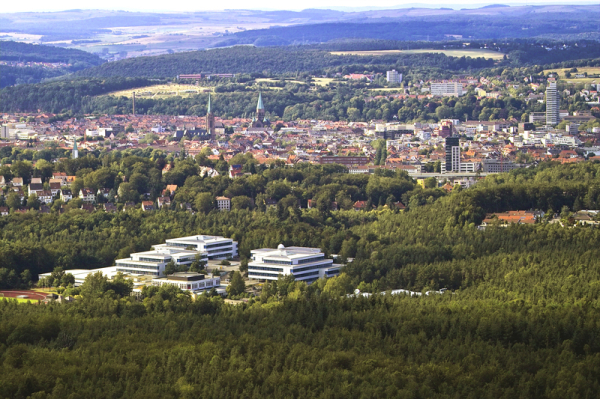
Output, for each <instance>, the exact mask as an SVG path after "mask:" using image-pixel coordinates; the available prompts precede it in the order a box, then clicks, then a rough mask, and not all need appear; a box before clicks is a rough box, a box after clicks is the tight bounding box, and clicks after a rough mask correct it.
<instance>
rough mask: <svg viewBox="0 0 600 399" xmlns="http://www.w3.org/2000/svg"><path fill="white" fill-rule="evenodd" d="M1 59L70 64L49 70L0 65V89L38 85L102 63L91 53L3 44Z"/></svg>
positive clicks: (22, 44)
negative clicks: (49, 79) (46, 80)
mask: <svg viewBox="0 0 600 399" xmlns="http://www.w3.org/2000/svg"><path fill="white" fill-rule="evenodd" d="M0 60H2V61H15V62H50V63H58V62H60V63H65V64H70V66H68V67H64V68H55V69H48V68H43V67H15V66H6V65H0V88H3V87H6V86H13V85H20V84H31V83H38V82H40V81H42V80H45V79H48V78H54V77H57V76H61V75H65V74H67V73H70V72H74V71H79V70H82V69H85V68H89V67H93V66H97V65H100V64H101V63H102V60H101V59H100V58H99V57H98V56H97V55H94V54H91V53H88V52H85V51H81V50H74V49H65V48H61V47H53V46H43V45H35V44H28V43H21V42H13V41H2V42H1V44H0Z"/></svg>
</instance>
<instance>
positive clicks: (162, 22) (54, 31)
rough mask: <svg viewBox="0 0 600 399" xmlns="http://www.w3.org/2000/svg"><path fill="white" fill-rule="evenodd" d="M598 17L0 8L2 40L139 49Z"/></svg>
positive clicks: (547, 28) (574, 29)
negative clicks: (15, 10)
mask: <svg viewBox="0 0 600 399" xmlns="http://www.w3.org/2000/svg"><path fill="white" fill-rule="evenodd" d="M446 7H452V4H450V5H446ZM598 21H600V8H599V7H598V6H597V5H565V4H562V5H561V4H557V5H543V6H537V5H530V6H508V5H505V4H492V5H482V6H481V7H478V8H468V9H461V10H455V9H452V8H430V7H424V6H421V7H410V8H406V7H404V8H393V9H373V8H371V9H369V10H364V11H339V10H332V9H306V10H302V11H284V10H280V11H259V10H226V11H218V12H217V11H206V12H190V13H148V12H124V11H104V10H69V11H63V12H55V13H10V14H9V13H4V14H2V13H0V39H8V40H18V41H27V40H29V41H36V42H38V43H51V44H53V45H59V46H63V47H72V48H79V49H82V50H86V51H91V52H99V51H101V50H102V49H103V47H110V50H111V52H115V53H118V52H123V51H124V52H126V53H127V54H128V56H132V55H133V56H138V55H152V54H160V52H161V51H162V53H165V52H167V51H175V52H178V51H189V50H198V49H206V48H212V47H225V46H232V45H237V44H251V45H256V46H272V45H295V44H307V43H324V42H328V41H331V40H339V39H384V40H424V41H427V40H430V41H433V40H447V39H449V38H451V39H463V38H464V39H495V38H531V37H550V36H552V37H553V38H555V39H556V38H562V37H568V38H570V39H577V38H578V37H580V38H588V39H589V38H595V37H593V36H592V37H591V36H590V35H591V34H594V35H597V34H598V31H599V29H598V27H599V23H598ZM174 27H175V28H177V30H178V33H176V34H175V33H173V28H174ZM124 28H128V29H127V30H125V29H124ZM73 40H74V41H73ZM133 51H136V52H137V53H135V54H134V53H133Z"/></svg>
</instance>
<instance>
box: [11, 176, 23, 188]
mask: <svg viewBox="0 0 600 399" xmlns="http://www.w3.org/2000/svg"><path fill="white" fill-rule="evenodd" d="M12 185H13V186H15V187H23V178H22V177H13V179H12Z"/></svg>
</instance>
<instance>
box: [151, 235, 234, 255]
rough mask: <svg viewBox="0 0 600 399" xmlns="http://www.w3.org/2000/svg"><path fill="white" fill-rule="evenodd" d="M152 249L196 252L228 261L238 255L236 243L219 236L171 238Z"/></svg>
mask: <svg viewBox="0 0 600 399" xmlns="http://www.w3.org/2000/svg"><path fill="white" fill-rule="evenodd" d="M153 248H154V249H163V248H173V249H187V250H192V251H198V252H201V253H204V254H206V256H207V258H208V259H229V258H234V257H236V256H237V254H238V248H237V241H233V240H232V239H230V238H225V237H219V236H205V235H197V236H190V237H181V238H171V239H168V240H166V241H165V243H164V244H160V245H154V246H153Z"/></svg>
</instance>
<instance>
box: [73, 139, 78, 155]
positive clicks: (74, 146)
mask: <svg viewBox="0 0 600 399" xmlns="http://www.w3.org/2000/svg"><path fill="white" fill-rule="evenodd" d="M71 157H72V158H73V159H77V158H79V151H77V139H75V140H73V153H72V155H71Z"/></svg>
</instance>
